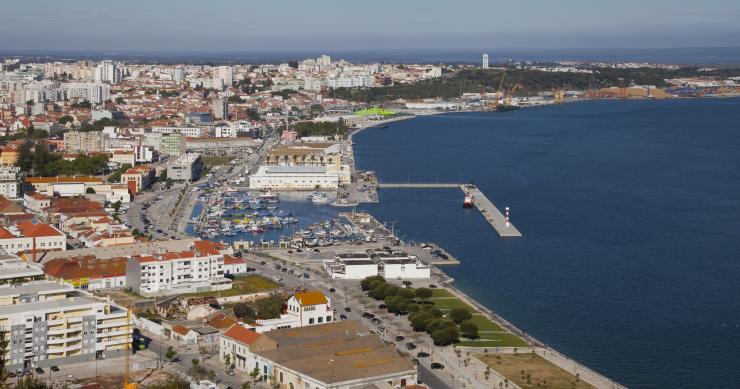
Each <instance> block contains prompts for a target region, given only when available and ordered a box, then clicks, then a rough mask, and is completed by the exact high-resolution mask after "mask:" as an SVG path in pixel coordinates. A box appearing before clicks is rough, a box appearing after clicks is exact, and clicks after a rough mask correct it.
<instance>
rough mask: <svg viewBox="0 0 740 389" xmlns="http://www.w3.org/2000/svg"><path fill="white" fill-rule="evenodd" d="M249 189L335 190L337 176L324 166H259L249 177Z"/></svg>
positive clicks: (337, 183)
mask: <svg viewBox="0 0 740 389" xmlns="http://www.w3.org/2000/svg"><path fill="white" fill-rule="evenodd" d="M249 186H250V188H255V189H262V188H269V189H304V190H317V189H318V190H322V189H329V190H336V189H337V188H338V187H339V175H338V174H336V173H332V172H330V171H329V169H327V167H326V166H260V168H259V169H258V170H257V172H256V173H254V174H252V175H251V176H250V177H249Z"/></svg>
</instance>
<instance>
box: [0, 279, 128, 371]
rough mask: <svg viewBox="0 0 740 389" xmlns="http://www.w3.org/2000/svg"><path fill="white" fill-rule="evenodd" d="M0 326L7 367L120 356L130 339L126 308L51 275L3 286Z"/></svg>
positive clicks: (56, 363) (0, 298)
mask: <svg viewBox="0 0 740 389" xmlns="http://www.w3.org/2000/svg"><path fill="white" fill-rule="evenodd" d="M0 330H1V331H3V332H5V333H6V335H5V336H6V340H7V341H8V344H7V346H6V349H5V352H4V353H3V355H4V358H5V368H6V369H7V370H9V371H13V370H16V369H22V368H25V367H30V366H38V367H47V368H48V367H49V366H52V365H63V364H69V363H80V362H85V361H93V360H95V359H99V358H106V359H108V358H114V357H120V356H124V355H125V353H126V348H127V346H128V345H129V344H130V343H131V341H132V338H131V333H132V326H131V320H130V318H129V314H128V311H127V310H126V309H125V308H123V307H121V306H118V305H116V304H113V303H111V302H108V301H101V300H97V299H95V298H93V297H92V296H91V295H88V294H86V293H84V292H81V291H77V290H75V289H74V288H73V287H72V286H71V285H69V284H63V283H57V282H50V281H32V282H28V283H22V284H14V285H4V286H0Z"/></svg>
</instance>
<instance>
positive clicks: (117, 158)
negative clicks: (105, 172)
mask: <svg viewBox="0 0 740 389" xmlns="http://www.w3.org/2000/svg"><path fill="white" fill-rule="evenodd" d="M109 162H112V163H115V164H118V166H123V165H126V164H128V165H131V166H134V165H135V164H136V155H135V154H134V151H133V150H121V149H118V150H113V151H112V152H111V157H110V160H109Z"/></svg>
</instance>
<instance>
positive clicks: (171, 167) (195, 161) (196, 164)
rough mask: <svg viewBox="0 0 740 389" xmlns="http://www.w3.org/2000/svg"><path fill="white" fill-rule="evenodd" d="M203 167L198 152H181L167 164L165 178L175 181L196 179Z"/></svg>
mask: <svg viewBox="0 0 740 389" xmlns="http://www.w3.org/2000/svg"><path fill="white" fill-rule="evenodd" d="M204 167H205V165H204V164H203V160H202V159H201V158H200V154H183V155H181V156H179V157H178V158H177V159H175V160H174V161H171V162H169V163H168V164H167V178H169V179H172V180H175V181H188V182H193V181H197V180H198V178H200V173H201V172H202V171H203V168H204Z"/></svg>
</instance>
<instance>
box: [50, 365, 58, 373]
mask: <svg viewBox="0 0 740 389" xmlns="http://www.w3.org/2000/svg"><path fill="white" fill-rule="evenodd" d="M51 371H54V372H57V371H59V368H58V367H57V365H54V366H52V367H51Z"/></svg>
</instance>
